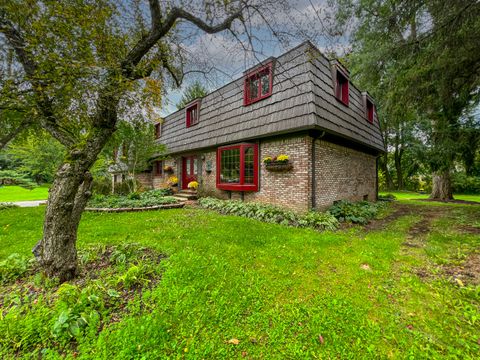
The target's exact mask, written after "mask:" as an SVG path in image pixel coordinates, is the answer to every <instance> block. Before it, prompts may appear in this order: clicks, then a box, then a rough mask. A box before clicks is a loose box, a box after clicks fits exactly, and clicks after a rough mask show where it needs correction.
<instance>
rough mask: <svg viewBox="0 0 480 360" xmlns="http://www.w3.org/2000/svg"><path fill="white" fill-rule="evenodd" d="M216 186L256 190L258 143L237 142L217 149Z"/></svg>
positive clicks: (237, 189)
mask: <svg viewBox="0 0 480 360" xmlns="http://www.w3.org/2000/svg"><path fill="white" fill-rule="evenodd" d="M217 188H218V189H222V190H232V191H257V190H258V145H257V144H238V145H231V146H223V147H221V148H218V150H217Z"/></svg>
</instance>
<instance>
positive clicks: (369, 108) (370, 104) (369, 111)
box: [366, 98, 375, 124]
mask: <svg viewBox="0 0 480 360" xmlns="http://www.w3.org/2000/svg"><path fill="white" fill-rule="evenodd" d="M366 115H367V120H368V122H369V123H371V124H373V119H374V117H375V105H373V102H372V101H370V99H368V98H367V109H366Z"/></svg>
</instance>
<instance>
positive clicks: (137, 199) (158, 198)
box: [88, 189, 178, 209]
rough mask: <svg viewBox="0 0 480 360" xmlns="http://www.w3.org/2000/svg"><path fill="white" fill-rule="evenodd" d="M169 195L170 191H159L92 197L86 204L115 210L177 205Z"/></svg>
mask: <svg viewBox="0 0 480 360" xmlns="http://www.w3.org/2000/svg"><path fill="white" fill-rule="evenodd" d="M171 194H172V192H171V190H170V189H159V190H150V191H145V192H143V193H131V194H128V195H94V196H93V197H92V198H91V199H90V201H89V202H88V207H91V208H110V209H117V208H138V207H148V206H156V205H166V204H175V203H177V202H178V200H177V199H175V198H173V197H171V196H169V195H171Z"/></svg>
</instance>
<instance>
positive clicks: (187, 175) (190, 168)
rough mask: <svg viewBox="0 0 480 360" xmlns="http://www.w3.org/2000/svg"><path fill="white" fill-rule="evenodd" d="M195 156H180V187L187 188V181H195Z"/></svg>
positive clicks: (196, 169)
mask: <svg viewBox="0 0 480 360" xmlns="http://www.w3.org/2000/svg"><path fill="white" fill-rule="evenodd" d="M197 166H198V165H197V157H196V156H184V157H182V189H188V183H189V182H191V181H197V173H198V168H197Z"/></svg>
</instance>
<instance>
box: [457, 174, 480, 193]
mask: <svg viewBox="0 0 480 360" xmlns="http://www.w3.org/2000/svg"><path fill="white" fill-rule="evenodd" d="M452 189H453V192H454V193H458V194H480V177H478V176H467V175H465V174H464V173H456V174H454V175H453V176H452Z"/></svg>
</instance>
